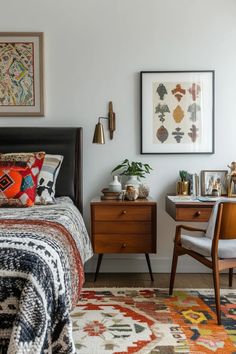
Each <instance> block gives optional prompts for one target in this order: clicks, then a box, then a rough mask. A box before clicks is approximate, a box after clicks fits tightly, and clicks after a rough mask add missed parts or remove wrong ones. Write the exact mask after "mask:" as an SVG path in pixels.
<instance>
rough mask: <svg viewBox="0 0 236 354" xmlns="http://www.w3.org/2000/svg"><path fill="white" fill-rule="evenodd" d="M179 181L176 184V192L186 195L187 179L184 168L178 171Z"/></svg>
mask: <svg viewBox="0 0 236 354" xmlns="http://www.w3.org/2000/svg"><path fill="white" fill-rule="evenodd" d="M179 177H180V181H178V182H177V184H176V193H177V194H179V195H188V194H189V181H188V172H187V171H185V170H180V171H179Z"/></svg>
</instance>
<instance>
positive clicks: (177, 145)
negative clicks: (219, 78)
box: [140, 70, 214, 154]
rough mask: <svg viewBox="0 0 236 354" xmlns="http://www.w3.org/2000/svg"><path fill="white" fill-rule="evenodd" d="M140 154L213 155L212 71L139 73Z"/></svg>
mask: <svg viewBox="0 0 236 354" xmlns="http://www.w3.org/2000/svg"><path fill="white" fill-rule="evenodd" d="M140 80H141V154H213V153H214V70H205V71H200V70H196V71H142V72H141V73H140Z"/></svg>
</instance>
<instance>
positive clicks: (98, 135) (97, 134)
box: [93, 102, 116, 144]
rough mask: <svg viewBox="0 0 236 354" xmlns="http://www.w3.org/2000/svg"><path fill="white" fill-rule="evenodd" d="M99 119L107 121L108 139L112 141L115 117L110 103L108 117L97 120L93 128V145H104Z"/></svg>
mask: <svg viewBox="0 0 236 354" xmlns="http://www.w3.org/2000/svg"><path fill="white" fill-rule="evenodd" d="M101 119H108V129H109V131H110V139H113V133H114V131H115V129H116V115H115V113H114V112H113V105H112V102H109V112H108V117H99V118H98V123H97V124H96V126H95V130H94V135H93V143H95V144H105V136H104V129H103V125H102V123H101V122H100V120H101Z"/></svg>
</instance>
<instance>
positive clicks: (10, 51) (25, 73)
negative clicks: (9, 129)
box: [0, 32, 44, 116]
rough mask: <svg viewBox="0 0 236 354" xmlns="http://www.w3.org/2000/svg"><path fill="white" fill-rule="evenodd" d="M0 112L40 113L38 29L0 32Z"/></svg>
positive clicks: (41, 34) (41, 85)
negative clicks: (34, 30) (36, 30)
mask: <svg viewBox="0 0 236 354" xmlns="http://www.w3.org/2000/svg"><path fill="white" fill-rule="evenodd" d="M0 116H44V87H43V33H42V32H0Z"/></svg>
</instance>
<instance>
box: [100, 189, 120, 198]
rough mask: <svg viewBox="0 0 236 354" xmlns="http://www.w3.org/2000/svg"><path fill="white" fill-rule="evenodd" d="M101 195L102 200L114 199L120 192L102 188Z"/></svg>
mask: <svg viewBox="0 0 236 354" xmlns="http://www.w3.org/2000/svg"><path fill="white" fill-rule="evenodd" d="M101 192H102V193H103V195H101V199H102V200H115V199H119V198H120V194H121V192H111V191H109V188H103V189H102V191H101Z"/></svg>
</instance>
